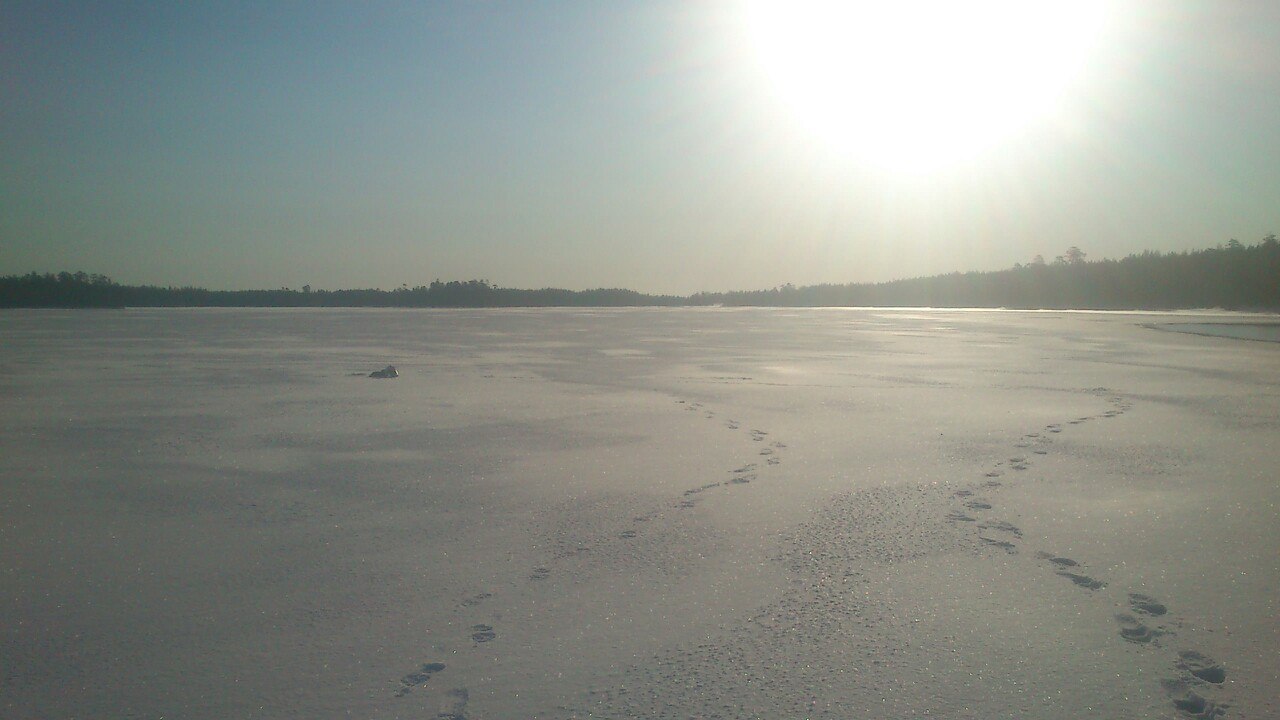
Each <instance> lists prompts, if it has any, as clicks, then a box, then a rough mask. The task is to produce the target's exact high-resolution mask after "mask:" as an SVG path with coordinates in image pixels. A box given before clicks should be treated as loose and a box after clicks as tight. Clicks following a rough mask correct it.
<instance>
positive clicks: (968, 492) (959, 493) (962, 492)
mask: <svg viewBox="0 0 1280 720" xmlns="http://www.w3.org/2000/svg"><path fill="white" fill-rule="evenodd" d="M972 494H973V491H972V490H957V491H955V492H954V493H952V495H955V496H956V497H969V496H970V495H972Z"/></svg>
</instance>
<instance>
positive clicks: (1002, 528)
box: [978, 520, 1022, 538]
mask: <svg viewBox="0 0 1280 720" xmlns="http://www.w3.org/2000/svg"><path fill="white" fill-rule="evenodd" d="M978 527H980V528H982V529H983V530H995V531H997V532H1005V533H1009V534H1010V535H1012V536H1014V537H1016V538H1020V537H1022V529H1021V528H1019V527H1018V526H1017V525H1014V524H1013V523H1011V522H1008V521H1005V520H990V521H987V522H984V523H981V524H979V525H978Z"/></svg>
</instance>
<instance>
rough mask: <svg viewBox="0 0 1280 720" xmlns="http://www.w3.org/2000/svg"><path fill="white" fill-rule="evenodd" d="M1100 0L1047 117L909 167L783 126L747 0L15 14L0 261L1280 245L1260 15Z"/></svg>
mask: <svg viewBox="0 0 1280 720" xmlns="http://www.w3.org/2000/svg"><path fill="white" fill-rule="evenodd" d="M1063 7H1066V8H1070V5H1068V4H1064V5H1063ZM1108 7H1109V10H1108V16H1107V19H1106V24H1107V27H1106V29H1105V32H1104V33H1101V34H1099V35H1098V42H1097V44H1096V46H1095V47H1092V48H1091V50H1090V52H1089V54H1088V57H1087V58H1086V60H1087V62H1086V63H1085V65H1084V66H1083V69H1081V70H1080V72H1079V74H1078V76H1076V77H1075V78H1074V80H1073V83H1072V84H1071V86H1070V87H1069V88H1067V89H1065V90H1063V91H1062V93H1061V94H1060V96H1059V97H1057V98H1056V100H1055V103H1056V104H1055V110H1054V112H1052V113H1050V114H1048V115H1046V116H1045V117H1041V118H1038V119H1037V120H1036V121H1034V122H1030V123H1028V124H1025V125H1023V126H1021V127H1018V128H1016V129H1014V130H1012V131H1010V132H1007V133H1005V134H1003V135H1001V136H1000V137H999V138H998V140H997V141H996V142H994V143H991V144H989V146H984V147H983V148H982V149H981V150H973V151H972V152H969V153H968V154H966V153H963V152H962V153H960V155H962V157H961V159H959V160H955V161H951V162H948V163H945V164H940V165H939V166H937V167H931V168H927V169H924V170H920V169H913V170H911V171H902V170H901V169H895V168H892V167H885V166H884V165H883V163H876V162H870V161H868V160H867V159H866V158H865V157H863V156H861V155H859V153H857V152H851V151H849V150H848V148H847V147H846V146H845V145H844V144H842V143H833V142H832V140H831V138H830V137H819V136H818V135H815V134H814V133H811V132H808V131H807V130H806V124H807V123H806V121H808V120H813V118H812V117H810V118H804V117H800V116H799V115H798V114H797V111H796V108H794V107H790V106H788V102H789V101H788V96H787V95H786V93H782V92H779V91H778V88H777V83H778V80H777V78H776V77H775V78H773V79H772V80H770V79H769V78H768V71H767V70H768V69H767V68H766V67H765V66H764V65H763V64H762V63H767V60H762V59H761V56H760V54H759V53H758V52H757V50H758V48H756V47H754V46H753V41H752V40H750V38H749V37H748V33H746V32H745V31H744V29H743V28H744V22H743V17H744V15H745V13H746V10H745V9H744V8H745V5H744V3H741V2H702V3H696V2H693V3H676V2H644V3H631V2H608V3H596V2H545V3H525V2H512V3H502V2H457V3H392V2H380V3H368V4H366V3H349V4H347V3H324V2H317V3H257V2H252V3H250V2H244V3H239V2H230V1H226V2H212V3H203V2H182V3H168V2H164V3H162V2H154V3H143V2H103V3H96V2H68V3H62V2H7V3H4V4H3V5H0V97H2V100H0V274H12V273H25V272H28V271H32V270H36V271H57V270H63V269H68V270H85V271H87V272H94V273H103V274H106V275H109V276H111V277H113V278H115V279H116V280H118V281H120V282H126V283H130V284H134V283H148V284H151V283H154V284H175V285H200V286H205V287H210V288H225V289H241V288H273V287H281V286H289V287H295V288H296V287H301V286H302V285H303V284H310V285H312V286H313V287H316V288H330V289H335V288H352V287H382V288H393V287H397V286H399V285H400V284H402V283H404V284H407V285H409V286H414V285H419V284H426V283H428V282H430V281H431V280H433V279H436V278H440V279H445V280H450V279H472V278H476V279H479V278H484V279H488V280H491V281H492V282H494V283H496V284H498V285H501V286H506V287H544V286H556V287H566V288H570V289H583V288H589V287H629V288H633V289H637V290H641V291H645V292H657V293H679V294H686V293H690V292H695V291H699V290H710V291H718V290H730V289H756V288H766V287H772V286H775V285H780V284H783V283H788V282H790V283H795V284H797V285H807V284H815V283H824V282H835V283H842V282H864V281H881V280H890V279H894V278H900V277H912V276H920V275H931V274H937V273H945V272H950V271H953V270H985V269H997V268H1004V267H1009V266H1011V265H1013V264H1014V263H1017V262H1023V263H1025V262H1028V261H1029V260H1031V258H1032V257H1034V256H1035V255H1037V254H1041V255H1044V256H1045V257H1047V258H1049V259H1052V258H1053V256H1055V255H1058V254H1061V253H1062V251H1063V250H1065V249H1066V248H1067V247H1069V246H1071V245H1077V246H1079V247H1081V248H1083V249H1084V250H1085V251H1086V252H1087V253H1088V254H1089V256H1090V257H1091V258H1100V257H1120V256H1123V255H1125V254H1128V253H1132V252H1138V251H1142V250H1146V249H1158V250H1182V249H1190V248H1197V247H1205V246H1209V245H1214V244H1216V243H1220V242H1225V241H1226V240H1228V239H1230V238H1238V239H1240V240H1242V241H1244V242H1246V243H1254V242H1257V241H1258V240H1259V239H1260V238H1261V237H1262V236H1264V235H1266V234H1267V233H1270V232H1280V4H1277V3H1270V2H1132V3H1125V2H1116V3H1110V4H1108ZM918 17H919V18H920V19H919V22H920V23H922V26H921V27H920V28H916V30H921V31H923V29H924V25H926V24H927V23H928V22H929V13H928V12H927V11H925V12H921V13H919V16H918ZM904 38H905V40H904V42H903V43H902V44H903V45H904V46H905V45H907V44H908V43H909V42H910V41H911V37H909V36H904ZM1068 39H1069V38H1068ZM974 44H975V45H977V44H980V42H978V41H975V43H974ZM952 52H953V53H954V52H963V50H959V51H957V50H952ZM1019 62H1020V60H1019V59H1018V58H1017V57H1010V58H1009V63H1010V66H1011V67H1014V66H1017V64H1018V63H1019ZM831 70H832V68H829V67H828V68H826V72H828V73H830V72H831ZM835 70H836V72H835V73H833V74H828V75H826V76H824V78H825V79H824V82H825V83H826V84H827V85H832V86H833V87H831V93H834V94H839V93H841V92H846V90H847V89H846V88H843V87H842V86H841V83H840V81H839V80H838V79H835V78H840V77H844V76H846V75H845V74H843V73H845V72H846V71H845V69H843V68H841V67H839V66H837V67H836V68H835ZM854 70H855V69H853V68H850V69H848V72H847V76H848V77H853V76H854V75H856V73H855V72H854ZM865 70H866V68H862V71H863V72H864V75H865ZM885 72H886V73H890V74H889V75H888V77H891V78H892V77H895V76H894V75H892V73H893V69H892V61H887V62H886V70H885ZM793 77H794V76H793ZM771 83H772V84H771ZM1025 85H1026V82H1025V81H1024V82H1023V87H1022V89H1019V87H1017V86H1014V85H1010V86H1009V87H1007V88H1004V89H1003V90H1002V92H1005V93H1008V94H1009V95H1010V96H1011V97H1013V98H1015V99H1016V98H1017V97H1018V95H1019V93H1027V92H1028V90H1027V88H1026V87H1025ZM997 87H999V86H997ZM855 100H856V98H855ZM925 100H926V101H929V100H930V99H929V98H927V97H926V98H925ZM964 102H965V101H964V99H963V98H961V99H960V100H957V99H956V98H955V97H950V96H949V97H947V98H945V99H944V98H941V97H939V98H938V99H937V102H936V103H933V104H931V105H927V107H929V108H930V109H931V110H932V109H933V108H934V106H935V105H936V113H935V112H932V111H930V112H928V113H926V116H927V118H928V120H927V122H922V123H921V124H920V127H919V132H921V133H930V132H933V130H931V127H932V128H935V129H937V131H938V132H945V129H946V128H947V127H949V125H948V123H954V122H956V120H955V118H957V117H961V116H963V114H964V113H965V112H966V108H965V107H963V105H964ZM856 112H857V113H859V114H862V113H876V112H878V109H877V107H871V106H868V107H865V108H864V107H857V108H856ZM917 114H919V113H917ZM808 124H812V123H808ZM913 127H915V126H914V125H913ZM846 139H848V138H846ZM854 139H855V140H857V141H858V142H859V143H861V146H862V147H864V148H865V147H869V146H870V144H869V143H868V142H867V141H866V138H854Z"/></svg>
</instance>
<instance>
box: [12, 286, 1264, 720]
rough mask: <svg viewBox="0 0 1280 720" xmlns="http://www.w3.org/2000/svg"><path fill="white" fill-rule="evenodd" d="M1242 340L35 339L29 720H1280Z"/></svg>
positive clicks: (324, 329)
mask: <svg viewBox="0 0 1280 720" xmlns="http://www.w3.org/2000/svg"><path fill="white" fill-rule="evenodd" d="M1222 319H1225V320H1230V321H1233V322H1259V321H1260V320H1259V318H1257V317H1249V316H1242V315H1228V316H1224V317H1222V318H1218V317H1216V316H1214V315H1212V314H1204V313H1192V314H1138V313H1133V314H1128V313H1065V312H1000V311H941V310H873V309H848V310H846V309H813V310H791V309H619V310H475V311H472V310H456V311H402V310H350V311H343V310H321V311H315V310H209V309H206V310H126V311H93V312H64V311H5V312H3V313H0V338H3V342H2V343H0V411H2V412H0V522H2V524H0V560H2V562H0V602H3V613H2V617H3V620H2V621H0V628H2V632H3V635H2V636H0V668H3V672H2V673H0V715H3V716H4V717H14V718H27V717H160V716H164V717H184V718H230V717H236V718H296V717H311V718H337V717H360V718H397V717H405V718H407V717H428V718H430V717H468V718H498V719H501V718H514V717H531V718H532V717H537V718H556V719H567V718H586V717H603V718H630V717H652V718H689V717H698V718H756V717H770V718H793V717H794V718H800V717H809V718H858V717H884V718H892V717H923V716H930V717H946V718H984V719H987V718H1063V717H1126V718H1169V717H1179V716H1184V717H1192V716H1204V717H1209V716H1212V715H1213V713H1215V712H1219V711H1220V712H1223V713H1225V717H1240V718H1263V717H1275V716H1277V715H1280V698H1278V697H1277V694H1276V687H1280V677H1278V673H1280V624H1278V623H1277V622H1276V618H1277V617H1280V608H1278V607H1277V602H1278V599H1277V594H1276V592H1275V590H1276V588H1277V587H1280V516H1278V515H1277V500H1280V488H1278V487H1277V482H1276V478H1277V477H1280V443H1277V442H1276V441H1277V438H1280V386H1278V383H1280V344H1275V343H1264V342H1250V341H1243V340H1235V339H1228V338H1214V337H1204V336H1199V335H1192V334H1185V333H1177V332H1158V331H1155V330H1152V329H1149V328H1146V327H1143V326H1142V325H1143V324H1150V323H1155V324H1167V323H1195V324H1203V323H1207V322H1214V321H1215V320H1222ZM387 365H394V366H395V368H397V369H398V375H399V377H398V378H397V379H396V381H395V382H392V383H383V382H370V381H369V380H368V377H367V376H368V374H369V371H370V369H371V368H380V367H384V366H387Z"/></svg>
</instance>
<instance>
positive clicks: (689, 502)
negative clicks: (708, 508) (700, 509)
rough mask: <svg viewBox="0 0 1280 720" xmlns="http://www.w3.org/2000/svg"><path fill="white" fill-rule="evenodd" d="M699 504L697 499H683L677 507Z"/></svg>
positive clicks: (689, 506)
mask: <svg viewBox="0 0 1280 720" xmlns="http://www.w3.org/2000/svg"><path fill="white" fill-rule="evenodd" d="M697 504H698V501H697V500H681V501H680V504H679V505H678V506H677V507H682V508H691V507H693V506H695V505H697Z"/></svg>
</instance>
